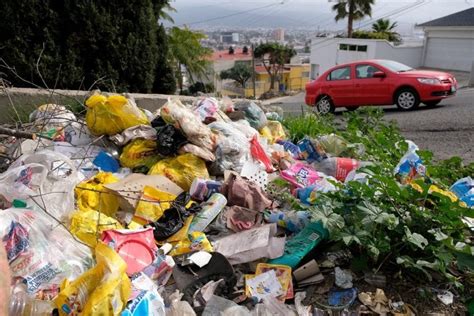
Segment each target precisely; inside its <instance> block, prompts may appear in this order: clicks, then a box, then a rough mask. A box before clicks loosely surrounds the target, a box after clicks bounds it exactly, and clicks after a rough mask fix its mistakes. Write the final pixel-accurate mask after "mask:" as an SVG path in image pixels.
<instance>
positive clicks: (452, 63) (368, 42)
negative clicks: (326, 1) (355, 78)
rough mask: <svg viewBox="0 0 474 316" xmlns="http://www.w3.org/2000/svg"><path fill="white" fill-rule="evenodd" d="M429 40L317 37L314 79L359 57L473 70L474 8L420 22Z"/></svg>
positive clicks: (313, 57)
mask: <svg viewBox="0 0 474 316" xmlns="http://www.w3.org/2000/svg"><path fill="white" fill-rule="evenodd" d="M418 26H419V27H422V28H423V30H424V31H425V40H424V41H421V40H420V41H419V42H416V41H415V42H410V43H408V42H407V43H404V44H403V45H397V46H395V45H393V44H392V43H390V42H388V41H385V40H374V39H357V38H315V39H313V40H312V42H311V57H310V63H311V78H312V79H315V78H317V77H318V76H319V75H321V74H322V73H323V72H325V71H326V70H328V69H329V68H331V67H333V66H335V65H339V64H342V63H346V62H351V61H355V60H359V59H392V60H395V61H398V62H401V63H404V64H406V65H408V66H411V67H414V68H417V67H428V68H441V69H447V70H460V71H470V69H471V65H472V63H473V61H474V8H470V9H467V10H464V11H461V12H457V13H454V14H451V15H448V16H445V17H442V18H439V19H436V20H433V21H429V22H426V23H423V24H421V25H418Z"/></svg>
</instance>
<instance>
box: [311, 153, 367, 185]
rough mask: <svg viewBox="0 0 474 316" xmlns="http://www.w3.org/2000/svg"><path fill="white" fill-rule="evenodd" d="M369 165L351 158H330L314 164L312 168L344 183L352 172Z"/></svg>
mask: <svg viewBox="0 0 474 316" xmlns="http://www.w3.org/2000/svg"><path fill="white" fill-rule="evenodd" d="M370 164H371V163H370V162H366V161H359V160H356V159H351V158H341V157H331V158H326V159H323V160H322V161H320V162H314V163H313V166H314V168H315V169H316V170H317V171H319V172H322V173H324V174H326V175H328V176H331V177H334V178H336V179H337V180H339V181H344V180H345V179H346V177H347V175H348V174H349V172H351V171H352V170H354V169H357V168H360V167H365V166H368V165H370Z"/></svg>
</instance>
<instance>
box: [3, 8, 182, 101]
mask: <svg viewBox="0 0 474 316" xmlns="http://www.w3.org/2000/svg"><path fill="white" fill-rule="evenodd" d="M168 3H169V1H168V0H117V1H89V0H64V1H56V0H25V1H16V0H3V1H1V4H0V10H1V12H2V13H3V14H4V16H3V17H2V19H1V20H0V43H1V45H0V57H1V58H2V59H3V62H4V64H7V65H8V66H9V67H10V68H14V70H15V71H11V70H12V69H5V68H4V69H3V73H5V76H6V78H5V79H6V80H8V81H10V82H11V83H12V84H13V85H15V86H35V85H39V86H42V87H44V86H48V87H50V88H52V87H57V88H64V89H79V88H80V89H89V88H90V87H91V86H92V85H95V87H98V88H100V89H106V90H114V89H115V90H120V91H129V92H150V91H152V89H153V88H154V87H160V86H161V87H166V86H167V84H166V83H164V82H160V81H162V80H169V79H170V78H169V76H168V77H166V76H163V77H158V74H165V73H169V71H170V69H169V67H168V69H166V68H167V67H166V63H167V59H166V57H167V56H166V54H163V53H162V52H163V51H164V52H167V47H166V39H165V38H164V37H165V36H166V34H165V33H164V32H163V30H162V26H161V25H160V24H158V19H159V17H160V16H162V14H161V12H162V10H163V8H164V7H165V6H166V5H167V4H168ZM160 68H161V69H160ZM15 72H16V73H17V74H18V75H19V76H21V77H23V78H25V79H26V80H27V81H24V80H22V79H20V78H18V77H17V76H15V75H14V73H15ZM155 79H156V80H155ZM171 79H172V78H171ZM157 81H158V82H157ZM168 86H169V84H168ZM173 90H174V89H173Z"/></svg>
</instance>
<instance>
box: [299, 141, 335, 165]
mask: <svg viewBox="0 0 474 316" xmlns="http://www.w3.org/2000/svg"><path fill="white" fill-rule="evenodd" d="M298 147H299V149H300V157H301V158H302V159H305V160H306V161H307V162H309V163H312V162H315V161H317V162H320V161H322V160H324V159H326V158H327V157H328V156H327V154H326V152H325V151H324V149H323V148H322V147H321V146H320V145H318V144H317V143H315V142H314V141H313V140H311V139H310V138H307V137H305V138H303V139H302V140H300V141H299V142H298Z"/></svg>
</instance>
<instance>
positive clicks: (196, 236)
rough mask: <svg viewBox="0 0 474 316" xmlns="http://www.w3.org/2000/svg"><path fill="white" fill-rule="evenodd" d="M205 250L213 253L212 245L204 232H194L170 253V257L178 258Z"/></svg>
mask: <svg viewBox="0 0 474 316" xmlns="http://www.w3.org/2000/svg"><path fill="white" fill-rule="evenodd" d="M197 250H204V251H207V252H212V251H213V249H212V245H211V243H210V242H209V240H208V239H207V237H206V234H204V233H203V232H192V233H191V234H189V235H188V238H187V239H184V240H181V241H180V242H178V243H177V244H176V246H175V247H174V249H173V250H171V252H170V253H169V255H170V256H178V255H182V254H185V253H188V252H192V251H197Z"/></svg>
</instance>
